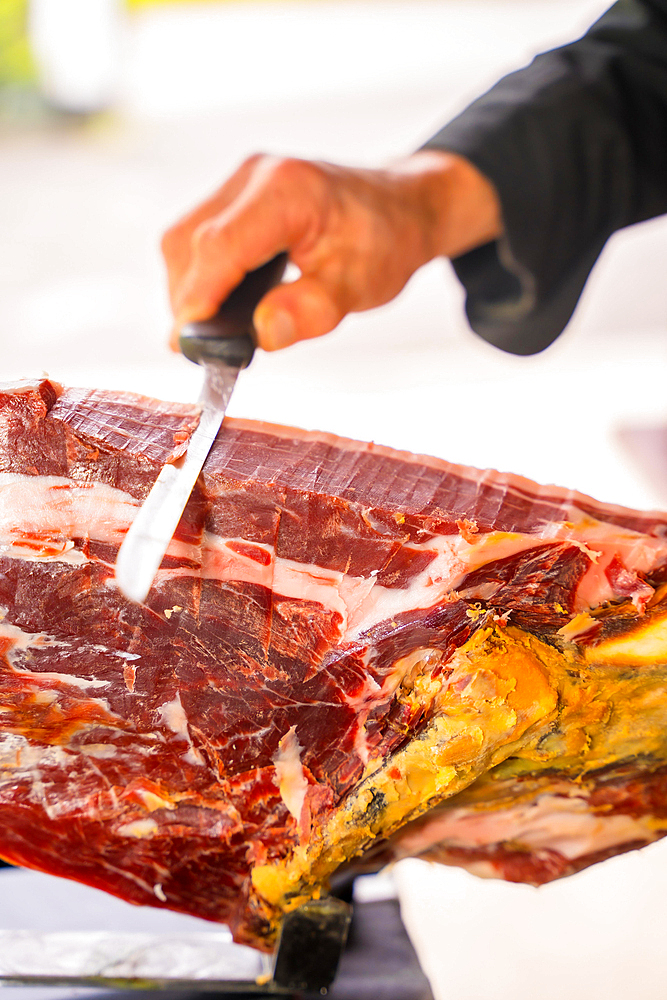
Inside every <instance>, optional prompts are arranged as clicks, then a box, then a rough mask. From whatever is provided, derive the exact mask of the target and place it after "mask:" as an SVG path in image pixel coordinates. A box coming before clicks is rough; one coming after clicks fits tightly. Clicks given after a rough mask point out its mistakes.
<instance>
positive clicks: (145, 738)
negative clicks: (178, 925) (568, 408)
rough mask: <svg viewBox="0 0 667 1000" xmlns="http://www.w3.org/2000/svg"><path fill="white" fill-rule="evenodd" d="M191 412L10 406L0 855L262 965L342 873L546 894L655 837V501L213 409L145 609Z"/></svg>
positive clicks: (666, 524)
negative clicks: (218, 416)
mask: <svg viewBox="0 0 667 1000" xmlns="http://www.w3.org/2000/svg"><path fill="white" fill-rule="evenodd" d="M197 419H198V414H197V411H196V408H193V407H187V406H178V405H175V404H166V403H159V402H156V401H154V400H150V399H146V398H144V397H140V396H136V395H132V394H123V393H108V392H98V391H88V390H72V389H62V387H60V386H59V385H57V384H56V383H54V382H51V381H49V380H43V381H41V382H25V383H20V384H17V385H14V386H8V387H4V388H3V389H0V607H1V608H2V618H1V620H0V645H1V647H2V650H1V653H2V655H1V657H0V854H2V856H3V857H5V858H7V859H8V860H10V861H14V862H16V863H18V864H22V865H27V866H29V867H36V868H40V869H43V870H45V871H49V872H53V873H56V874H60V875H64V876H66V877H69V878H75V879H79V880H81V881H83V882H87V883H89V884H91V885H95V886H98V887H100V888H102V889H105V890H107V891H109V892H113V893H115V894H116V895H119V896H121V897H123V898H125V899H129V900H131V901H133V902H136V903H139V904H147V903H148V904H151V905H155V906H167V907H171V908H173V909H177V910H182V911H184V912H188V913H193V914H196V915H198V916H202V917H205V918H207V919H211V920H219V921H224V922H228V923H229V924H230V925H231V927H232V929H233V931H234V934H235V936H236V938H237V939H238V940H242V941H246V942H250V943H252V944H254V945H255V946H257V947H262V948H269V947H271V945H272V942H273V940H274V938H275V933H276V930H277V927H278V926H279V922H280V917H281V914H282V913H283V912H285V910H286V909H289V908H291V907H293V906H294V905H297V904H298V902H299V901H300V900H303V899H306V898H308V897H309V896H311V895H312V894H313V893H316V892H319V891H320V887H321V886H322V885H323V884H326V881H327V879H328V878H329V877H330V876H331V874H333V872H334V871H336V870H337V869H338V868H339V867H341V866H346V865H350V864H360V865H367V866H372V865H377V864H380V863H381V862H383V861H384V860H387V859H390V858H395V857H403V856H406V855H408V854H412V855H420V856H424V857H431V858H434V859H436V860H441V861H444V862H447V863H456V864H464V865H467V866H468V867H470V868H471V869H473V870H476V871H478V872H480V873H482V874H494V875H498V876H501V877H505V878H509V879H514V880H518V881H533V882H543V881H548V880H549V879H551V878H555V877H558V876H560V875H563V874H567V873H568V872H570V871H574V870H577V869H578V868H581V867H583V866H585V865H586V864H590V863H591V862H592V861H595V860H598V859H600V858H602V857H606V856H609V855H610V854H614V853H618V852H619V851H623V850H626V849H628V848H629V847H635V846H639V845H641V844H644V843H648V842H649V841H651V840H654V839H656V838H657V837H660V836H662V835H663V834H664V833H665V832H667V776H666V775H667V739H666V738H665V736H664V734H665V733H666V732H667V699H665V697H664V690H665V681H666V676H665V675H666V673H667V666H665V664H667V599H666V598H665V592H666V591H667V588H666V587H665V582H666V581H667V536H666V530H667V515H665V514H661V513H656V512H653V513H642V512H638V511H632V510H628V509H626V508H622V507H618V506H614V505H609V504H601V503H598V502H597V501H595V500H592V499H591V498H590V497H585V496H583V495H581V494H578V493H574V492H572V491H567V490H562V489H559V488H557V487H553V486H550V487H541V486H537V485H536V484H534V483H531V482H529V481H528V480H525V479H523V478H521V477H519V476H514V475H509V474H501V473H496V472H489V471H487V472H478V471H477V470H474V469H469V468H463V467H460V466H454V465H451V464H449V463H447V462H444V461H441V460H439V459H433V458H428V457H424V456H415V455H411V454H407V453H405V452H397V451H393V450H392V449H389V448H383V447H379V446H376V445H371V444H362V443H358V442H354V441H347V440H343V439H340V438H336V437H333V436H332V435H329V434H324V433H318V432H306V431H300V430H296V429H293V428H284V427H275V426H270V425H266V424H254V423H250V422H247V421H232V420H227V421H225V424H224V427H223V430H222V432H221V434H220V435H219V437H218V440H217V442H216V444H215V445H214V448H213V450H212V452H211V454H210V456H209V458H208V460H207V463H206V465H205V468H204V471H203V474H202V476H201V477H200V480H199V483H198V484H197V487H196V488H195V491H194V493H193V496H192V498H191V500H190V502H189V504H188V507H187V508H186V511H185V513H184V515H183V518H182V520H181V523H180V525H179V528H178V530H177V532H176V535H175V537H174V540H173V541H172V543H171V545H170V547H169V550H168V552H167V554H166V556H165V559H164V561H163V564H162V567H161V569H160V571H159V573H158V576H157V578H156V581H155V584H154V586H153V588H152V590H151V592H150V594H149V597H148V599H147V601H146V603H145V604H144V605H142V606H135V605H131V604H128V602H126V601H125V600H124V599H123V598H122V596H121V595H120V593H119V591H118V589H117V588H116V586H115V582H114V562H115V558H116V554H117V551H118V546H119V545H120V543H121V541H122V539H123V537H124V535H125V533H126V531H127V529H128V526H129V524H130V523H131V521H132V519H133V517H134V515H135V513H136V510H137V508H138V506H139V505H140V504H141V502H142V500H143V499H144V498H145V496H146V495H147V493H148V491H149V489H150V487H151V485H152V483H153V481H154V479H155V477H156V476H157V474H158V472H159V470H160V468H161V466H162V464H163V463H164V462H168V461H175V460H176V459H178V458H179V457H180V455H182V454H183V453H184V450H185V449H186V448H187V443H188V440H189V437H190V435H191V433H192V431H193V429H194V428H195V427H196V424H197ZM355 859H361V860H355Z"/></svg>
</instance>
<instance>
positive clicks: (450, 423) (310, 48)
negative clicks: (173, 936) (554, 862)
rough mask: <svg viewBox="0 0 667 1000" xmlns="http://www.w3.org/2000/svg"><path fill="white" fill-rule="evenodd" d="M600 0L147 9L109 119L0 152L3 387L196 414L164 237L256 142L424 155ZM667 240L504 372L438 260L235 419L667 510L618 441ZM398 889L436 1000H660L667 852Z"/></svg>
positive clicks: (420, 876) (645, 237)
mask: <svg viewBox="0 0 667 1000" xmlns="http://www.w3.org/2000/svg"><path fill="white" fill-rule="evenodd" d="M606 6H607V3H606V2H605V0H405V2H383V0H375V2H372V0H366V2H356V0H341V2H339V3H333V2H324V0H322V2H318V3H312V4H306V3H304V2H302V0H294V2H292V3H283V2H280V0H274V2H272V3H266V4H262V3H254V2H246V3H239V4H234V3H228V4H225V5H214V4H202V5H201V6H197V5H191V4H189V5H184V6H182V7H180V6H178V5H176V6H173V7H171V8H165V9H164V10H158V9H156V10H149V11H146V12H145V13H142V14H141V15H140V16H136V17H134V18H133V19H131V20H130V22H129V23H128V25H127V31H126V50H125V64H124V67H123V77H122V80H123V88H124V90H123V93H124V104H123V109H122V113H121V112H120V111H119V112H118V113H117V114H116V115H115V116H112V117H109V118H107V119H102V120H99V121H97V122H91V123H90V124H89V125H88V126H86V127H82V128H79V129H74V128H71V129H64V130H61V131H55V130H50V131H48V132H45V133H42V134H38V133H29V134H28V133H26V134H23V135H21V134H14V135H13V136H3V137H2V138H1V139H0V185H1V186H2V191H3V196H2V198H1V199H0V231H1V232H2V237H3V238H2V241H0V280H1V281H2V284H3V287H2V297H1V299H0V337H1V338H2V345H3V352H2V364H1V365H0V377H2V378H3V379H8V378H14V377H19V376H22V375H30V374H37V373H40V372H41V371H42V370H44V369H46V370H47V371H48V372H49V373H50V374H51V375H52V376H53V377H55V378H58V379H60V380H62V381H64V382H67V383H69V384H95V385H100V386H107V387H116V388H125V389H133V390H136V391H141V392H146V393H149V394H154V395H157V396H162V397H163V398H173V399H184V400H185V399H194V398H195V397H196V394H197V392H198V388H199V378H200V376H199V373H198V371H197V369H196V368H195V367H194V366H192V365H189V364H188V363H187V362H186V361H184V360H183V359H181V358H179V357H176V356H172V355H170V354H169V353H168V351H167V350H166V348H165V346H164V345H165V339H166V333H167V330H168V326H169V315H168V310H167V306H166V296H165V292H164V287H163V275H162V269H161V264H160V261H159V257H158V252H157V244H158V240H159V235H160V232H161V231H162V229H164V228H165V226H166V225H168V224H169V223H170V222H171V221H172V220H173V219H174V218H175V217H176V216H178V215H179V214H180V213H181V212H182V211H184V210H185V209H186V208H188V207H190V206H191V205H192V204H193V203H194V202H196V201H197V200H198V199H200V198H201V197H202V196H203V195H204V194H205V193H208V191H209V190H210V189H211V188H212V187H214V186H215V185H216V184H218V183H219V182H220V181H221V180H222V179H223V178H224V177H225V176H226V174H228V173H229V172H230V171H231V170H232V169H233V168H234V167H235V166H236V165H237V163H238V162H239V161H240V160H241V159H242V158H243V157H244V156H246V155H247V154H248V153H250V152H253V151H255V150H256V149H267V150H270V151H275V152H278V153H283V152H285V153H293V154H297V155H302V156H316V157H324V158H327V159H331V160H339V161H341V162H345V161H347V162H351V163H362V164H374V163H379V162H382V161H383V160H385V159H386V158H389V157H391V156H394V155H398V154H403V153H404V152H405V151H407V150H409V149H411V148H413V147H414V146H416V145H418V144H419V143H420V142H422V141H423V140H424V139H426V138H427V137H428V136H429V134H431V133H432V132H433V131H435V129H436V128H437V127H438V126H439V125H440V124H441V123H442V122H443V121H444V120H446V119H447V118H448V117H449V116H451V115H452V114H453V113H455V112H456V111H457V110H458V109H459V108H461V107H463V106H464V105H465V103H466V102H467V100H469V99H470V98H471V97H473V96H474V95H475V93H477V92H479V90H480V88H482V87H484V86H486V85H488V84H490V83H492V82H493V80H494V79H495V78H496V77H497V76H498V75H499V74H500V73H502V72H504V71H505V70H508V69H510V68H512V67H514V66H515V65H517V64H519V63H521V62H522V61H524V60H526V59H528V58H529V57H530V55H531V54H532V53H534V52H536V51H538V50H539V49H540V48H542V47H544V46H546V45H549V44H553V43H556V42H559V41H565V40H567V39H568V38H570V37H572V36H573V34H576V33H577V31H580V30H583V28H584V27H585V26H586V24H587V23H589V22H590V21H591V20H592V19H593V17H594V16H595V15H597V14H598V13H599V12H601V11H602V10H603V9H604V8H605V7H606ZM666 258H667V225H666V223H665V220H656V221H654V222H651V223H648V224H644V225H642V226H638V227H635V228H633V229H632V230H628V231H626V232H624V233H621V234H618V235H617V236H616V237H614V238H613V239H612V241H611V242H610V244H609V245H608V247H607V249H606V250H605V252H604V254H603V257H602V259H601V261H600V264H599V266H598V267H597V269H596V271H595V272H594V275H593V277H592V279H591V281H590V282H589V285H588V286H587V289H586V292H585V294H584V297H583V300H582V302H581V305H580V308H579V310H578V312H577V315H576V317H575V319H574V321H573V322H572V324H571V325H570V327H569V329H568V331H567V332H566V333H565V334H564V335H563V337H562V338H561V339H560V340H559V341H558V342H557V344H556V345H555V346H554V347H553V348H551V349H549V350H548V351H547V352H546V353H545V354H543V355H540V356H538V357H535V358H513V357H509V356H505V355H502V354H500V353H499V352H497V351H495V350H494V349H493V348H490V347H488V346H487V345H485V344H483V343H482V342H480V341H479V340H477V339H476V338H475V337H474V335H472V334H471V333H470V332H469V330H468V329H467V327H466V324H465V321H464V319H463V315H462V310H461V292H460V289H459V287H458V285H457V283H456V280H455V279H454V278H453V276H452V274H451V271H450V270H449V267H448V265H447V264H446V263H443V262H435V263H433V264H432V265H430V266H429V267H427V268H425V269H424V270H423V271H422V272H421V273H420V274H418V275H417V276H416V277H415V278H414V279H413V281H412V282H411V283H410V285H409V287H408V288H407V289H406V291H405V292H404V293H403V295H402V296H401V297H400V298H399V299H398V300H397V301H395V302H394V303H392V304H390V305H388V306H386V307H384V308H383V309H380V310H376V311H375V312H373V313H368V314H364V315H361V316H355V317H351V318H349V319H348V320H346V321H345V322H344V323H343V325H342V326H341V328H340V329H339V330H338V331H337V332H336V333H334V334H333V335H331V336H329V337H327V338H324V339H323V340H320V341H311V342H309V343H306V344H303V345H299V346H296V347H294V348H291V349H290V350H288V351H285V352H283V353H280V354H277V355H271V356H270V355H261V354H258V356H257V358H256V360H255V361H254V363H253V365H252V368H251V369H250V370H249V371H248V372H246V373H244V374H243V375H242V377H241V379H240V381H239V385H238V388H237V390H236V393H235V396H234V399H233V402H232V407H231V410H230V412H232V413H234V414H236V415H243V416H248V417H254V418H257V419H263V420H270V421H277V422H284V423H292V424H296V425H300V426H303V427H319V428H323V429H327V430H332V431H336V432H339V433H342V434H347V435H350V436H353V437H357V438H362V439H375V440H377V441H380V442H383V443H385V444H389V445H394V446H397V447H403V448H408V449H410V450H412V451H417V452H429V453H431V454H436V455H440V456H442V457H444V458H448V459H452V460H454V461H459V462H463V463H465V464H472V465H478V466H487V465H490V466H495V467H497V468H501V469H510V470H513V471H516V472H519V473H523V474H525V475H528V476H532V477H534V478H536V479H538V480H541V481H555V482H558V483H561V484H563V485H566V486H572V487H575V488H578V489H581V490H583V491H586V492H590V493H592V494H594V495H596V496H598V497H599V498H601V499H603V500H609V501H615V502H619V503H627V504H629V505H633V506H638V507H650V506H655V505H659V504H660V503H661V502H662V503H663V504H665V503H667V497H662V498H661V497H660V496H659V494H658V492H657V489H656V488H654V487H652V486H651V484H650V483H649V482H648V481H646V482H645V481H643V480H641V479H640V478H638V476H637V474H636V472H635V469H634V467H633V466H632V463H631V460H630V458H629V456H628V455H626V454H625V452H624V451H623V450H622V449H621V448H620V446H619V445H618V443H617V441H616V438H615V431H616V428H617V427H618V426H620V425H623V424H627V423H640V424H641V423H656V422H660V421H663V422H664V421H665V418H666V417H667V403H666V401H665V392H664V372H665V362H666V361H667V356H666V355H667V348H666V346H665V326H666V325H667V284H666V283H665V280H664V268H665V259H666ZM398 873H399V884H400V889H401V895H402V899H403V902H404V906H405V908H406V913H407V915H408V919H409V923H410V927H411V929H412V932H413V934H414V937H415V941H416V943H417V946H418V948H419V949H420V953H421V956H422V959H423V961H424V962H425V964H426V966H427V968H428V970H429V971H430V973H431V974H432V977H433V983H434V988H435V991H436V993H437V997H438V1000H449V998H451V1000H467V998H473V997H474V998H477V997H480V998H481V997H484V998H485V1000H487V998H490V1000H510V998H511V1000H533V998H535V997H539V998H540V1000H551V998H554V1000H555V998H561V997H565V996H567V997H568V998H569V1000H584V998H586V1000H597V998H598V997H599V998H600V1000H603V998H604V1000H617V998H618V1000H621V998H623V1000H627V998H628V997H632V998H636V1000H644V998H653V997H656V998H657V997H659V996H660V997H661V996H663V995H664V989H662V990H661V988H660V983H661V982H662V983H664V981H665V980H667V954H666V953H665V949H664V947H663V946H662V940H663V939H664V932H665V931H666V930H667V928H666V927H664V917H663V914H664V913H665V912H667V910H666V908H665V907H664V905H663V900H664V896H665V892H664V891H663V889H666V890H667V884H665V883H666V882H667V850H666V849H665V848H663V847H662V846H661V845H657V846H656V847H654V848H651V849H650V850H648V851H645V852H643V853H642V854H640V855H629V856H626V857H624V858H619V859H616V860H614V861H613V862H608V863H606V864H604V865H602V866H600V867H599V868H596V869H594V870H592V871H590V872H588V873H583V874H581V875H579V876H576V877H575V878H573V879H570V880H567V881H566V882H563V883H559V884H556V885H553V886H548V887H545V888H544V889H542V890H539V891H538V892H536V891H534V890H532V889H530V888H527V887H521V886H511V885H499V884H491V883H483V882H477V881H475V880H473V879H472V878H471V877H469V876H467V875H466V874H465V873H461V872H456V871H453V870H449V869H436V868H433V869H431V868H429V867H425V866H422V865H421V864H419V863H409V864H408V865H407V866H402V867H399V869H398Z"/></svg>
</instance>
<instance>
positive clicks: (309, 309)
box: [254, 277, 346, 351]
mask: <svg viewBox="0 0 667 1000" xmlns="http://www.w3.org/2000/svg"><path fill="white" fill-rule="evenodd" d="M345 313H346V310H345V309H344V308H343V307H342V305H341V303H340V302H339V301H338V298H337V296H336V293H335V292H334V291H332V290H330V289H329V288H327V286H326V285H325V284H324V283H323V282H322V281H321V280H320V279H319V278H312V277H301V278H299V279H298V281H293V282H290V283H289V284H285V285H278V286H277V287H276V288H272V289H271V291H270V292H268V293H267V294H266V295H265V296H264V298H263V299H262V301H261V302H260V304H259V305H258V306H257V308H256V309H255V315H254V324H255V330H256V331H257V340H258V342H259V346H260V347H263V348H264V350H265V351H277V350H279V349H280V348H281V347H289V345H290V344H295V343H296V342H297V341H299V340H309V339H310V338H311V337H321V336H322V335H323V334H325V333H329V331H330V330H333V328H334V327H335V326H338V324H339V323H340V321H341V320H342V318H343V316H345Z"/></svg>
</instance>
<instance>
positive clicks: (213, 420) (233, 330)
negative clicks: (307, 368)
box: [116, 253, 287, 604]
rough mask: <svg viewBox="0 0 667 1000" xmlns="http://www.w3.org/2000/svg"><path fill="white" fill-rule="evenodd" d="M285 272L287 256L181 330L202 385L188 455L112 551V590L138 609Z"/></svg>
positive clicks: (156, 487)
mask: <svg viewBox="0 0 667 1000" xmlns="http://www.w3.org/2000/svg"><path fill="white" fill-rule="evenodd" d="M286 265H287V254H286V253H281V254H278V256H277V257H274V258H273V259H272V260H270V261H269V262H268V263H267V264H264V265H263V266H262V267H259V268H257V270H255V271H250V272H249V274H247V275H246V276H245V278H244V279H243V281H242V282H241V284H240V285H238V286H237V287H236V288H235V289H234V291H233V292H232V293H231V295H230V296H229V298H227V299H226V300H225V302H223V304H222V305H221V306H220V309H219V310H218V312H217V313H216V314H215V316H213V317H212V318H211V319H207V320H203V321H201V322H199V323H189V324H188V325H187V326H184V327H183V329H182V331H181V336H180V342H179V343H180V348H181V351H182V352H183V354H184V355H185V357H186V358H188V359H189V360H190V361H194V362H195V363H196V364H200V365H203V366H204V371H205V375H204V386H203V388H202V391H201V394H200V396H199V399H198V401H197V402H198V403H199V405H200V406H201V417H200V418H199V424H198V426H197V429H196V430H195V432H194V434H193V435H192V437H191V438H190V443H189V445H188V450H187V452H186V454H185V455H184V456H183V457H182V458H180V459H178V460H177V461H176V462H173V463H169V464H167V465H165V466H164V467H163V469H162V471H161V472H160V474H159V476H158V477H157V479H156V480H155V483H154V484H153V488H152V489H151V491H150V493H149V494H148V496H147V497H146V499H145V500H144V502H143V504H142V506H141V507H140V508H139V511H138V513H137V515H136V517H135V519H134V521H133V522H132V524H131V526H130V529H129V531H128V533H127V535H126V536H125V538H124V540H123V544H122V545H121V547H120V549H119V550H118V556H117V558H116V583H117V584H118V587H119V589H120V591H121V592H122V593H123V594H124V595H125V597H127V598H128V600H131V601H135V602H136V603H137V604H142V603H143V602H144V601H145V600H146V597H147V596H148V592H149V590H150V589H151V585H152V583H153V580H154V579H155V574H156V573H157V571H158V569H159V568H160V564H161V563H162V559H163V558H164V554H165V552H166V551H167V548H168V547H169V543H170V541H171V539H172V537H173V534H174V532H175V531H176V528H177V527H178V522H179V521H180V519H181V515H182V513H183V511H184V509H185V505H186V504H187V502H188V500H189V498H190V494H191V493H192V490H193V488H194V485H195V483H196V482H197V478H198V476H199V473H200V472H201V470H202V466H203V464H204V462H205V460H206V456H207V455H208V453H209V451H210V450H211V446H212V444H213V442H214V441H215V439H216V436H217V434H218V431H219V430H220V426H221V424H222V420H223V417H224V415H225V411H226V409H227V405H228V403H229V400H230V397H231V395H232V392H233V390H234V386H235V385H236V379H237V377H238V374H239V372H240V371H241V369H242V368H247V366H248V365H249V364H250V362H251V361H252V357H253V354H254V351H255V331H254V328H253V325H252V317H253V313H254V311H255V307H256V306H257V304H258V302H259V301H260V299H261V298H263V296H264V295H265V294H266V292H268V291H269V289H270V288H273V286H274V285H277V284H278V282H279V281H280V279H281V278H282V276H283V273H284V271H285V267H286Z"/></svg>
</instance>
